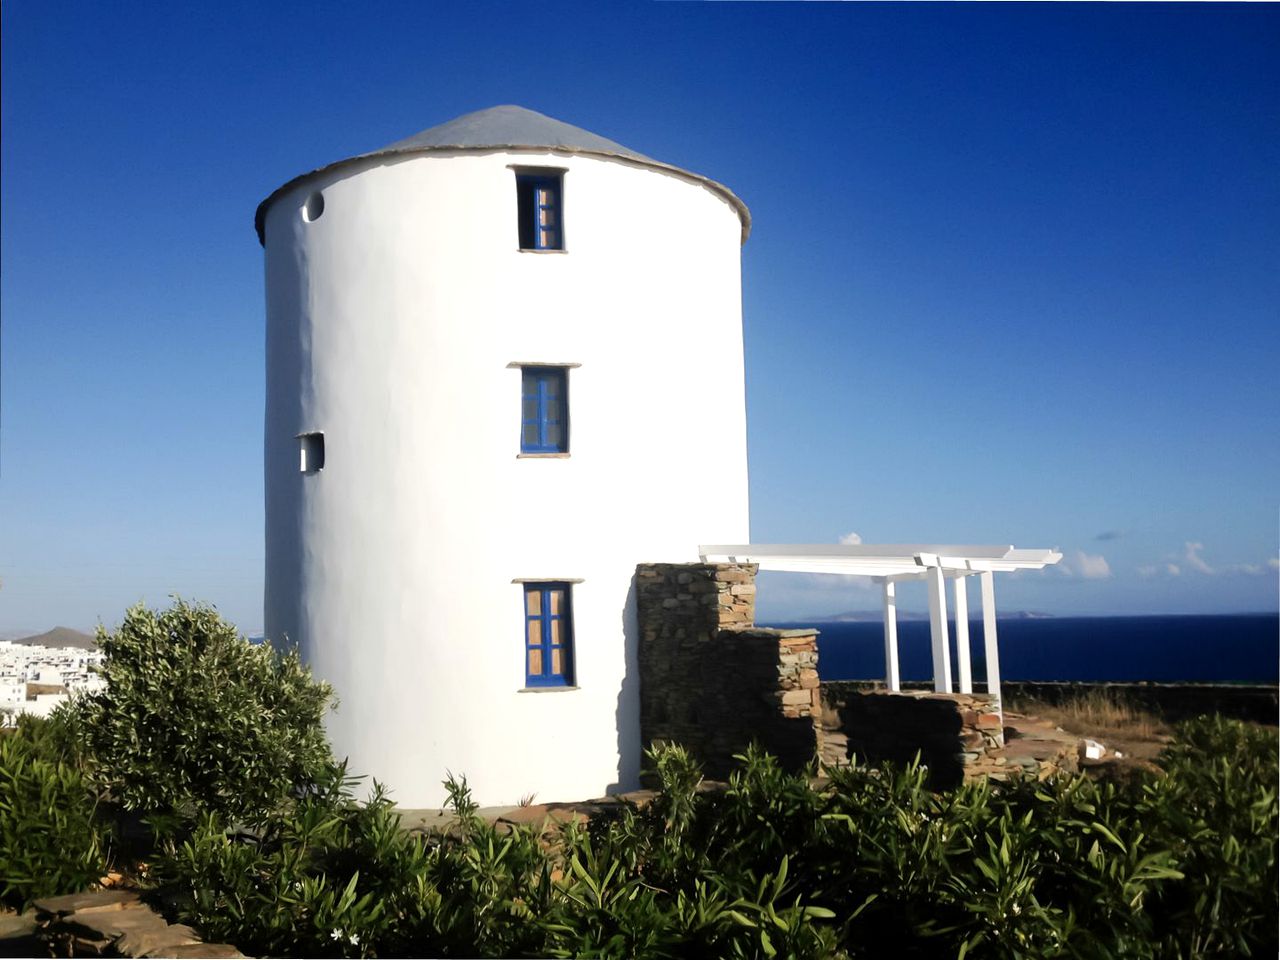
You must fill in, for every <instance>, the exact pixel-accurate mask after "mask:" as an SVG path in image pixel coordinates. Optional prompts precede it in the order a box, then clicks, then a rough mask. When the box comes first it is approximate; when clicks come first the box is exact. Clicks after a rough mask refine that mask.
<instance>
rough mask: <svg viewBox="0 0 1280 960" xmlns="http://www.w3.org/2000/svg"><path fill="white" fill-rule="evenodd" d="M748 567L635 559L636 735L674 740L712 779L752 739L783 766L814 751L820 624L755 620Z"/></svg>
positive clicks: (802, 761) (648, 741) (752, 571)
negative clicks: (783, 626) (771, 624)
mask: <svg viewBox="0 0 1280 960" xmlns="http://www.w3.org/2000/svg"><path fill="white" fill-rule="evenodd" d="M756 570H757V567H756V565H755V564H728V563H725V564H708V563H685V564H679V563H655V564H641V565H640V566H638V567H637V568H636V599H637V610H638V614H639V620H640V645H639V651H638V661H639V673H640V684H639V686H640V740H641V743H642V745H643V746H644V747H645V748H646V749H647V748H648V747H649V746H651V745H653V744H656V743H661V742H668V743H671V742H673V743H679V744H682V745H683V746H685V747H686V748H688V749H689V750H690V751H691V752H692V753H693V754H694V755H695V756H696V757H697V758H698V759H699V760H701V761H702V763H703V770H704V772H705V773H706V775H707V776H708V777H711V778H713V779H724V778H725V777H727V776H728V774H729V771H730V770H731V769H732V768H733V767H734V765H735V762H734V760H733V756H734V754H737V753H741V752H742V751H743V750H745V749H746V748H747V746H748V745H749V744H750V743H752V742H753V741H754V742H756V743H759V744H760V745H761V746H762V747H764V748H765V749H766V750H768V751H769V752H770V753H772V754H773V755H774V756H776V757H777V758H778V759H779V761H780V762H781V763H782V765H783V766H784V767H785V768H787V769H790V770H799V769H803V767H804V766H805V765H806V764H808V763H809V762H810V761H812V759H813V757H814V755H815V754H816V752H817V742H818V719H819V715H820V713H821V696H820V692H819V682H818V646H817V636H818V633H817V631H816V630H773V629H766V628H758V627H755V626H753V623H754V618H755V593H756V588H755V575H756Z"/></svg>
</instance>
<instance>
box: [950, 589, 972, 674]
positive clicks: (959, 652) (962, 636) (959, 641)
mask: <svg viewBox="0 0 1280 960" xmlns="http://www.w3.org/2000/svg"><path fill="white" fill-rule="evenodd" d="M966 580H968V577H956V578H955V581H954V583H955V605H956V672H957V674H958V677H957V678H956V679H957V680H959V682H960V692H961V693H973V665H972V664H971V663H970V660H969V591H968V589H967V588H966V587H965V581H966Z"/></svg>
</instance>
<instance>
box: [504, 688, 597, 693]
mask: <svg viewBox="0 0 1280 960" xmlns="http://www.w3.org/2000/svg"><path fill="white" fill-rule="evenodd" d="M581 689H582V688H581V687H521V688H520V689H519V690H517V691H516V693H569V692H570V691H572V690H581Z"/></svg>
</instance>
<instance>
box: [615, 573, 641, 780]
mask: <svg viewBox="0 0 1280 960" xmlns="http://www.w3.org/2000/svg"><path fill="white" fill-rule="evenodd" d="M636 611H637V607H636V578H635V576H634V575H633V576H632V577H631V583H630V585H629V586H628V588H627V599H626V602H625V603H624V604H623V607H622V637H623V644H622V646H623V657H624V658H625V659H624V670H623V674H622V686H621V687H619V688H618V709H617V712H616V713H615V714H614V717H615V720H616V723H615V726H616V727H617V730H618V782H617V783H613V784H610V785H609V787H608V789H607V791H606V792H608V793H610V794H613V793H625V792H626V791H628V790H634V789H635V788H636V787H638V786H639V785H640V764H641V761H642V759H643V758H642V757H641V756H640V753H641V745H640V670H639V661H638V649H639V646H640V623H639V619H638V616H637V612H636Z"/></svg>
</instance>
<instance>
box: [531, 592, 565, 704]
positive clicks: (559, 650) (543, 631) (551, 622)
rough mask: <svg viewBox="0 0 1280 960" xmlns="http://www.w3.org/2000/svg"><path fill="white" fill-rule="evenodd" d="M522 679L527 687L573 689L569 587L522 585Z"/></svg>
mask: <svg viewBox="0 0 1280 960" xmlns="http://www.w3.org/2000/svg"><path fill="white" fill-rule="evenodd" d="M524 628H525V629H524V634H525V640H524V656H525V661H524V664H525V666H524V676H525V685H526V686H529V687H571V686H573V613H572V610H571V608H570V599H569V584H567V583H537V582H534V583H526V584H525V585H524Z"/></svg>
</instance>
